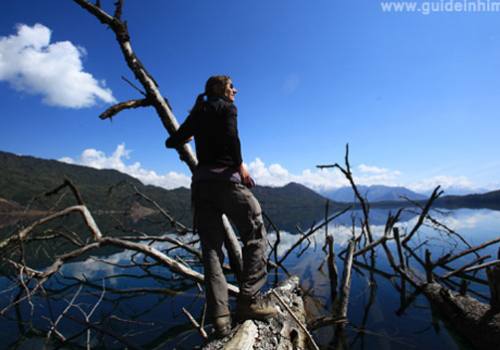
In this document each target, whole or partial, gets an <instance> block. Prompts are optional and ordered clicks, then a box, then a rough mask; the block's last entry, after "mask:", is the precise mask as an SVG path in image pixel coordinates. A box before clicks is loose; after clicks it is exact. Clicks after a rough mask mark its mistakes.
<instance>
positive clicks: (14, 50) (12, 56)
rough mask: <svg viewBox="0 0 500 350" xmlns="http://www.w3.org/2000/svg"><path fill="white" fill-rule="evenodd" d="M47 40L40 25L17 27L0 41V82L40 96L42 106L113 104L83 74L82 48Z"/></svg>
mask: <svg viewBox="0 0 500 350" xmlns="http://www.w3.org/2000/svg"><path fill="white" fill-rule="evenodd" d="M50 39H51V30H50V29H49V28H47V27H46V26H44V25H42V24H35V25H34V26H32V27H30V26H28V25H25V24H20V25H18V26H17V33H16V34H14V35H10V36H4V37H0V81H6V82H8V83H9V84H10V85H11V86H12V87H13V88H14V89H16V90H18V91H24V92H27V93H30V94H39V95H42V96H43V102H44V103H46V104H48V105H53V106H60V107H69V108H83V107H90V106H93V105H95V104H96V103H97V101H98V100H101V101H104V102H106V103H112V102H114V101H115V99H114V97H113V94H112V92H111V90H110V89H108V88H106V87H105V83H104V82H103V81H101V82H99V81H97V80H96V79H95V78H94V77H93V76H92V75H91V74H90V73H87V72H85V71H84V70H83V65H82V61H81V57H82V56H83V55H85V50H84V49H83V48H79V47H77V46H75V45H73V44H72V43H71V42H69V41H59V42H54V43H50Z"/></svg>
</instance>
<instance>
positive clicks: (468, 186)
mask: <svg viewBox="0 0 500 350" xmlns="http://www.w3.org/2000/svg"><path fill="white" fill-rule="evenodd" d="M438 185H439V186H441V188H442V189H443V190H445V191H446V190H449V191H455V192H457V191H458V192H471V191H474V189H475V186H474V184H473V183H472V181H470V180H469V179H468V178H467V177H465V176H446V175H439V176H434V177H431V178H429V179H424V180H420V181H417V182H414V183H412V184H409V185H408V186H407V187H408V188H409V189H411V190H413V191H415V192H420V193H425V192H429V191H431V190H433V189H434V188H436V186H438Z"/></svg>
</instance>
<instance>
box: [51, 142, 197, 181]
mask: <svg viewBox="0 0 500 350" xmlns="http://www.w3.org/2000/svg"><path fill="white" fill-rule="evenodd" d="M130 153H131V151H130V150H127V149H126V148H125V144H123V143H122V144H120V145H118V146H117V147H116V150H115V151H114V152H113V154H111V155H110V156H107V155H106V154H105V153H104V152H102V151H99V150H96V149H93V148H88V149H86V150H84V151H83V152H82V154H81V156H80V157H79V159H77V160H75V159H73V158H70V157H63V158H60V159H59V161H61V162H65V163H69V164H78V165H85V166H89V167H92V168H96V169H115V170H118V171H120V172H122V173H125V174H128V175H130V176H133V177H135V178H137V179H139V180H140V181H141V182H143V183H144V184H148V185H155V186H159V187H163V188H167V189H172V188H177V187H188V188H189V186H190V184H191V178H190V177H189V176H187V175H185V174H182V173H176V172H174V171H171V172H168V173H166V174H163V175H161V174H158V173H157V172H156V171H154V170H148V169H144V168H143V167H142V165H141V163H139V162H135V163H132V164H126V163H125V160H127V159H130Z"/></svg>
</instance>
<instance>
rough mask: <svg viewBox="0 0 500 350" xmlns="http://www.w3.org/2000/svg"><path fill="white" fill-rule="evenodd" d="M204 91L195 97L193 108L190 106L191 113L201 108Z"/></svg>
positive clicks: (203, 101) (203, 100)
mask: <svg viewBox="0 0 500 350" xmlns="http://www.w3.org/2000/svg"><path fill="white" fill-rule="evenodd" d="M205 96H206V93H204V92H202V93H201V94H199V95H198V97H196V101H195V102H194V106H193V108H191V113H194V112H199V111H201V110H202V109H203V104H204V103H205Z"/></svg>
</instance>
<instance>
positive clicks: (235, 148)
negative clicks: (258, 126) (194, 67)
mask: <svg viewBox="0 0 500 350" xmlns="http://www.w3.org/2000/svg"><path fill="white" fill-rule="evenodd" d="M191 136H194V139H195V143H196V156H197V158H198V165H199V166H207V167H235V168H237V167H239V166H240V164H241V163H242V158H241V145H240V139H239V136H238V126H237V109H236V106H235V105H234V104H233V103H231V102H229V101H227V100H225V99H223V98H209V99H208V101H206V102H204V104H203V105H202V106H201V108H198V109H197V110H195V111H193V112H191V114H189V116H188V117H187V118H186V120H185V121H184V123H182V125H181V126H180V128H179V129H178V130H177V132H175V133H174V134H173V135H171V136H170V137H169V138H168V139H167V141H166V142H165V145H166V146H167V147H168V148H176V147H179V146H181V145H183V144H184V143H186V142H187V141H188V140H189V138H190V137H191Z"/></svg>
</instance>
